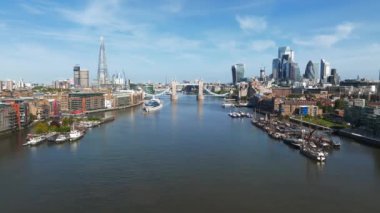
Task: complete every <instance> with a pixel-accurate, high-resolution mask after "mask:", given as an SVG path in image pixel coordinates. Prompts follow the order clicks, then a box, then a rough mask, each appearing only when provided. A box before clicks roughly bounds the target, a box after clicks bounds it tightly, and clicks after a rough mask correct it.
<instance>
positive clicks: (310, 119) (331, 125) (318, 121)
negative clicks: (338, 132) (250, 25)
mask: <svg viewBox="0 0 380 213" xmlns="http://www.w3.org/2000/svg"><path fill="white" fill-rule="evenodd" d="M296 119H298V120H301V117H300V116H297V117H296ZM302 121H305V122H309V123H313V124H317V125H321V126H325V127H329V128H348V126H347V125H345V124H342V123H336V122H334V121H332V120H329V119H326V118H321V117H311V116H305V117H302Z"/></svg>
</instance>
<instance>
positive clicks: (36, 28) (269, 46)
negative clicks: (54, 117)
mask: <svg viewBox="0 0 380 213" xmlns="http://www.w3.org/2000/svg"><path fill="white" fill-rule="evenodd" d="M379 8H380V2H378V1H375V0H373V1H371V0H370V1H368V0H367V1H365V3H364V2H362V1H353V0H346V1H343V0H342V1H338V0H337V1H331V0H330V1H324V0H318V1H314V0H308V1H300V0H251V1H248V0H234V1H219V0H210V1H206V0H191V1H190V0H155V1H143V0H124V1H123V0H107V1H105V0H95V1H74V0H72V1H70V0H66V1H47V0H29V1H11V0H9V1H6V0H4V1H1V2H0V45H1V51H0V58H1V66H0V74H1V75H0V79H1V80H7V79H13V80H18V79H20V78H23V79H25V80H26V81H31V82H43V83H48V82H51V81H53V80H60V79H61V80H62V79H67V78H72V67H73V66H74V65H75V64H80V65H81V67H84V68H88V69H89V70H90V77H91V79H94V78H95V77H96V70H97V63H98V51H99V37H100V36H102V35H103V36H104V38H105V45H106V55H107V63H108V68H109V73H111V74H112V73H117V72H122V71H124V72H125V73H126V75H127V78H129V79H131V80H132V81H134V82H147V81H152V82H164V81H165V79H167V80H168V81H169V80H171V79H174V78H175V79H177V80H184V79H187V80H194V79H199V78H201V79H204V80H205V81H208V82H210V81H213V82H215V81H220V82H230V81H231V72H230V67H231V65H232V64H234V63H244V64H246V76H254V75H258V73H259V69H260V67H265V68H266V70H267V73H271V63H272V59H273V58H274V57H276V55H277V48H278V47H279V46H284V45H287V46H290V47H291V48H292V49H293V50H294V51H295V59H296V61H297V62H298V63H299V65H300V68H301V72H302V73H303V72H304V69H305V66H306V63H307V62H308V60H313V61H314V62H319V61H320V59H321V58H324V59H326V60H327V61H329V62H330V63H331V66H332V67H334V68H337V70H338V73H339V74H340V75H341V76H342V77H343V78H356V76H357V75H360V76H361V77H366V78H369V79H377V78H378V70H379V69H380V64H379V63H378V60H379V59H380V41H379V39H380V23H379V20H380V13H379Z"/></svg>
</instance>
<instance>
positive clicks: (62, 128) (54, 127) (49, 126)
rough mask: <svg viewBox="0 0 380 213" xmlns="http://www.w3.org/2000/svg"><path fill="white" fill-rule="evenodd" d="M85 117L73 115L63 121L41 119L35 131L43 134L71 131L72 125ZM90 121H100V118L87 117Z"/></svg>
mask: <svg viewBox="0 0 380 213" xmlns="http://www.w3.org/2000/svg"><path fill="white" fill-rule="evenodd" d="M81 120H84V119H74V118H71V117H67V118H63V119H62V122H60V121H59V120H52V121H50V122H48V121H41V122H39V123H38V124H36V125H35V126H34V129H33V130H34V132H35V133H37V134H43V133H48V132H70V126H71V125H72V124H73V123H74V122H78V121H81ZM86 120H88V121H99V120H100V118H97V117H90V118H88V119H86Z"/></svg>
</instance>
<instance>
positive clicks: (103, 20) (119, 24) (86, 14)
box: [57, 0, 138, 32]
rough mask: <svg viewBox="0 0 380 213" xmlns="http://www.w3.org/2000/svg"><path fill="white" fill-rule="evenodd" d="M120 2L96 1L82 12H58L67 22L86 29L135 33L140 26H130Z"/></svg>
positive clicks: (60, 10)
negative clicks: (93, 28)
mask: <svg viewBox="0 0 380 213" xmlns="http://www.w3.org/2000/svg"><path fill="white" fill-rule="evenodd" d="M121 8H122V5H121V2H120V1H119V0H107V1H102V0H95V1H92V2H90V3H89V4H88V5H86V7H85V8H83V9H82V10H73V9H67V8H66V9H61V8H57V11H58V12H59V13H60V14H61V15H62V16H63V17H64V18H65V19H67V20H69V21H71V22H74V23H77V24H79V25H82V26H85V27H95V28H98V29H101V30H102V31H103V32H104V31H110V32H115V31H117V32H120V31H122V32H127V31H134V30H135V29H137V28H138V26H136V25H133V24H130V23H129V22H128V21H127V20H126V17H125V16H124V14H123V10H121Z"/></svg>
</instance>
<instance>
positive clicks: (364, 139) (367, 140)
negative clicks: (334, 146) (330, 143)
mask: <svg viewBox="0 0 380 213" xmlns="http://www.w3.org/2000/svg"><path fill="white" fill-rule="evenodd" d="M336 134H337V135H340V136H344V137H347V138H351V139H354V140H355V141H356V142H359V143H361V144H364V145H368V146H372V147H376V148H380V139H379V138H374V137H369V136H365V135H362V134H359V133H356V132H355V131H354V130H351V129H340V130H337V131H336Z"/></svg>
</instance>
